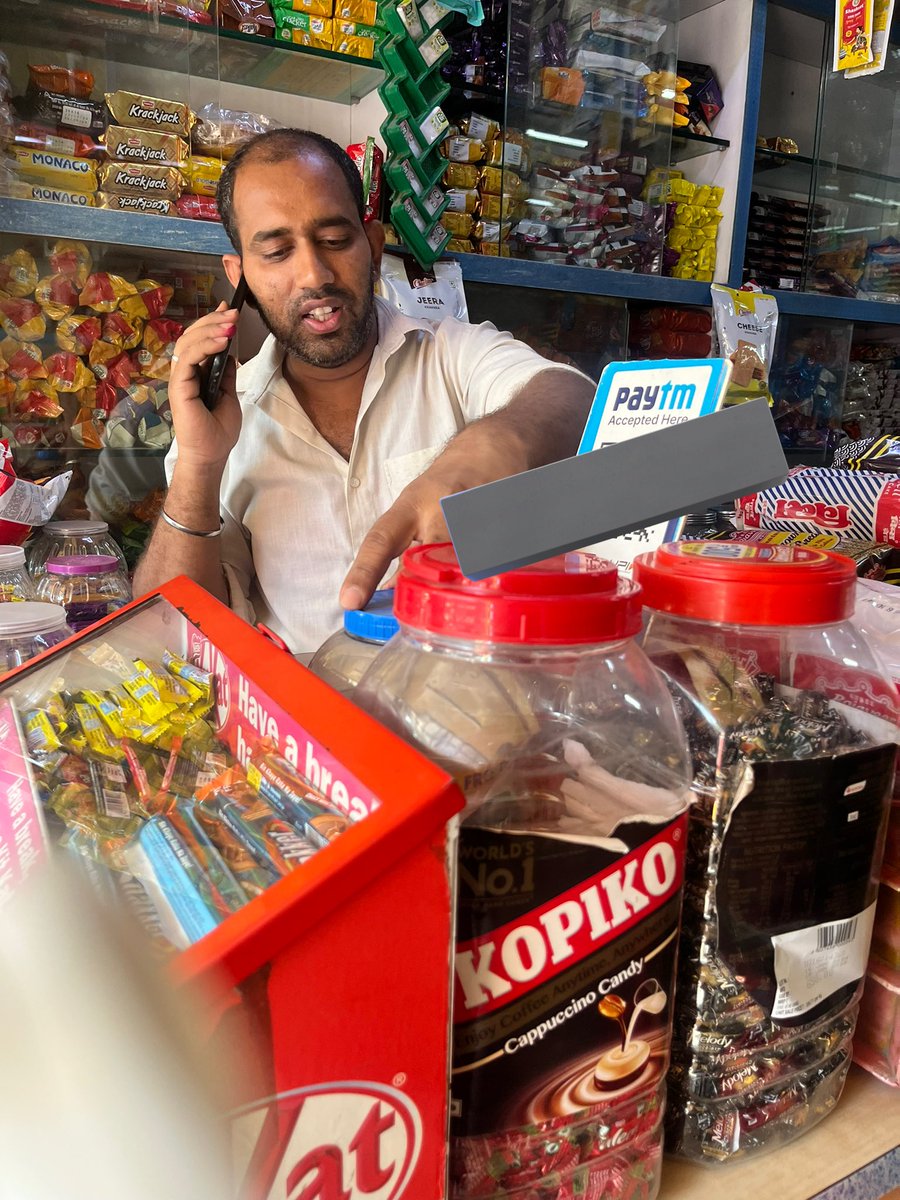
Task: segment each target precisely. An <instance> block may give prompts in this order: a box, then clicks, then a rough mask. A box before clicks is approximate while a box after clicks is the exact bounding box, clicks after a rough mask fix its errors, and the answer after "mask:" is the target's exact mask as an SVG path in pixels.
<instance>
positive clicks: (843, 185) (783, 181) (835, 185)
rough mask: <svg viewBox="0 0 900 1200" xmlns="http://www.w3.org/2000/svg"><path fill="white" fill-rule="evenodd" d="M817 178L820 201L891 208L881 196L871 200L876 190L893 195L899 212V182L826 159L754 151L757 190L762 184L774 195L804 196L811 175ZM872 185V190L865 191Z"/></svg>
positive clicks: (875, 172) (889, 176)
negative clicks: (795, 193) (780, 192)
mask: <svg viewBox="0 0 900 1200" xmlns="http://www.w3.org/2000/svg"><path fill="white" fill-rule="evenodd" d="M814 171H815V172H817V175H818V190H819V192H820V193H824V194H823V195H821V196H820V199H822V200H826V199H833V200H838V199H840V200H855V201H858V202H859V203H862V204H866V203H869V204H891V203H892V201H891V200H890V199H886V198H885V196H884V195H881V196H873V195H871V194H870V193H871V192H872V191H874V190H876V188H877V189H878V190H880V191H882V192H884V193H891V194H893V195H894V201H893V203H894V204H896V206H897V208H898V209H900V178H898V177H897V176H896V175H883V174H880V173H879V172H878V171H866V170H864V169H863V168H862V167H851V166H848V165H847V164H846V163H839V162H834V161H832V160H831V159H829V158H808V157H807V156H806V155H805V154H784V153H782V152H781V151H777V150H761V149H758V150H757V151H756V161H755V165H754V174H755V175H756V176H757V177H758V179H759V183H760V185H761V186H764V184H765V183H766V182H768V183H769V185H770V186H771V187H773V188H776V189H777V190H778V191H785V192H797V193H798V194H801V195H804V196H807V195H808V194H809V191H810V187H811V184H812V177H813V172H814ZM869 184H874V185H875V187H867V185H869Z"/></svg>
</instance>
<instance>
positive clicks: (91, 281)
mask: <svg viewBox="0 0 900 1200" xmlns="http://www.w3.org/2000/svg"><path fill="white" fill-rule="evenodd" d="M136 293H137V288H136V287H135V286H134V284H133V283H129V282H128V280H127V279H123V278H122V277H121V275H111V274H110V273H109V272H108V271H95V272H94V274H93V275H90V276H88V280H87V282H86V283H85V285H84V287H83V288H82V289H81V295H80V296H79V297H78V303H79V304H81V305H82V306H83V307H84V308H92V309H93V310H94V312H113V311H114V310H115V309H117V308H118V307H119V305H120V304H121V303H122V301H123V300H124V299H125V298H126V297H127V296H134V295H135V294H136Z"/></svg>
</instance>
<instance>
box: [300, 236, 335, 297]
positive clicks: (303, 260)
mask: <svg viewBox="0 0 900 1200" xmlns="http://www.w3.org/2000/svg"><path fill="white" fill-rule="evenodd" d="M294 261H295V263H296V284H297V288H298V290H302V291H310V292H312V291H316V290H317V289H319V288H323V287H327V286H328V285H329V284H330V283H334V272H333V271H332V270H331V268H330V267H329V265H328V262H327V260H326V258H325V256H324V255H322V254H321V253H320V252H319V249H318V247H317V246H315V245H314V244H311V243H308V242H304V243H302V244H301V245H300V246H298V248H297V252H296V254H295V258H294Z"/></svg>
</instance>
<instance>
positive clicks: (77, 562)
mask: <svg viewBox="0 0 900 1200" xmlns="http://www.w3.org/2000/svg"><path fill="white" fill-rule="evenodd" d="M37 590H38V599H40V600H45V601H48V602H49V603H51V604H61V605H62V606H63V608H65V610H66V615H67V617H68V621H69V625H70V626H71V628H72V629H73V630H74V631H75V632H79V631H80V630H82V629H87V628H88V626H90V625H94V624H96V622H97V621H101V620H102V619H103V618H104V617H107V616H109V614H110V613H112V612H115V611H116V610H117V609H119V608H122V607H123V605H125V604H128V603H129V601H130V600H131V587H130V585H129V583H128V578H127V576H126V575H125V573H124V571H123V570H122V568H121V566H120V564H119V560H118V559H117V558H116V557H115V556H114V555H111V554H61V555H57V556H56V557H54V558H50V559H48V560H47V564H46V567H45V574H44V575H42V576H41V578H40V580H39V582H38V589H37Z"/></svg>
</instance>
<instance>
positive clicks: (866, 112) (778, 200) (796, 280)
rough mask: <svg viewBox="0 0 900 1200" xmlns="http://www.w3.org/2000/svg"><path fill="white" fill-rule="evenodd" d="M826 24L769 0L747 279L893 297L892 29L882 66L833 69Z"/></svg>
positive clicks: (899, 41)
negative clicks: (850, 73)
mask: <svg viewBox="0 0 900 1200" xmlns="http://www.w3.org/2000/svg"><path fill="white" fill-rule="evenodd" d="M832 53H833V49H832V25H831V23H830V21H827V20H824V19H819V18H816V17H813V16H808V15H806V14H804V13H800V12H795V11H793V10H791V9H788V8H783V7H781V6H780V5H771V6H770V7H769V12H768V21H767V29H766V51H765V57H764V63H763V75H762V83H761V92H760V110H759V127H758V141H757V148H756V159H755V169H754V176H753V189H754V190H753V196H752V200H751V208H750V221H749V225H748V231H747V250H746V256H745V263H744V278H745V279H755V280H756V281H757V282H758V283H760V284H761V285H762V286H764V287H774V288H781V289H786V290H793V291H802V292H816V293H821V294H824V295H830V296H840V297H844V298H848V299H850V298H859V299H865V300H887V301H898V300H900V242H898V241H897V239H896V236H895V234H896V228H897V218H898V213H900V113H898V110H897V106H896V94H897V85H898V82H900V32H898V30H897V27H896V25H895V29H894V32H893V36H892V40H891V41H889V43H888V49H887V54H886V63H885V68H884V70H883V71H881V72H880V73H878V74H874V75H871V76H861V77H857V78H849V77H847V76H846V75H845V74H844V73H843V72H836V71H833V70H832Z"/></svg>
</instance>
